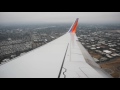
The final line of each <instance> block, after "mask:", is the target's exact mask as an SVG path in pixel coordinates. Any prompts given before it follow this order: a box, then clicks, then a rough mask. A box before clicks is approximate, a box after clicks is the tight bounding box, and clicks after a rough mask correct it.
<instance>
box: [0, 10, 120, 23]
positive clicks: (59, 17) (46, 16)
mask: <svg viewBox="0 0 120 90" xmlns="http://www.w3.org/2000/svg"><path fill="white" fill-rule="evenodd" d="M76 18H79V19H80V20H79V22H81V23H108V22H111V23H112V22H114V23H115V22H116V23H117V22H120V12H0V23H38V22H51V23H55V22H70V23H71V22H73V21H74V20H75V19H76Z"/></svg>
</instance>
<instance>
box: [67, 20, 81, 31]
mask: <svg viewBox="0 0 120 90" xmlns="http://www.w3.org/2000/svg"><path fill="white" fill-rule="evenodd" d="M78 20H79V18H77V19H76V21H75V23H74V24H73V25H72V27H71V28H70V30H69V32H71V33H76V31H77V26H78Z"/></svg>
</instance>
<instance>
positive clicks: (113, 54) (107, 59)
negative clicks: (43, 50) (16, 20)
mask: <svg viewBox="0 0 120 90" xmlns="http://www.w3.org/2000/svg"><path fill="white" fill-rule="evenodd" d="M70 26H71V24H47V25H45V24H43V25H42V24H41V25H39V24H38V25H10V26H2V25H0V64H1V65H2V64H5V63H7V62H9V61H10V60H12V59H14V58H17V57H18V56H21V55H23V54H25V53H27V52H29V51H31V50H33V49H35V48H38V47H40V46H42V45H45V44H47V43H49V42H51V41H53V40H55V39H57V38H58V37H60V36H62V35H64V34H65V33H66V32H67V31H68V30H69V27H70ZM77 36H78V39H79V41H80V42H81V43H82V45H83V46H84V47H85V48H86V49H87V50H88V52H89V53H90V55H91V56H92V57H93V59H94V60H95V62H96V63H98V64H99V65H100V66H101V67H102V68H103V69H104V70H105V71H106V72H108V73H109V74H111V75H112V76H113V77H115V78H118V77H120V24H80V25H79V27H78V29H77Z"/></svg>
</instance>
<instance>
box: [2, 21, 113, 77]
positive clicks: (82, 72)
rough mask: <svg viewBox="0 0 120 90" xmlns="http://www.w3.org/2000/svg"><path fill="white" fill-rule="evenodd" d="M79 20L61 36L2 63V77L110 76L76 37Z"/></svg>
mask: <svg viewBox="0 0 120 90" xmlns="http://www.w3.org/2000/svg"><path fill="white" fill-rule="evenodd" d="M77 26H78V19H76V21H75V23H73V25H72V26H71V28H70V30H69V31H68V32H67V33H66V34H65V35H63V36H61V37H60V38H58V39H56V40H54V41H52V42H50V43H48V44H46V45H44V46H42V47H40V48H37V49H35V50H33V51H31V52H28V53H27V54H25V55H23V56H21V57H17V58H15V59H13V60H12V61H10V62H8V63H6V64H4V65H1V66H0V78H107V77H108V78H110V77H111V76H110V75H108V74H107V73H105V72H104V71H102V70H101V69H100V67H99V66H98V65H97V64H96V63H95V62H94V61H92V57H91V56H90V55H89V54H88V52H87V51H86V50H85V48H84V47H83V46H82V45H81V43H80V42H79V41H78V39H77V37H76V34H75V33H76V29H77Z"/></svg>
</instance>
